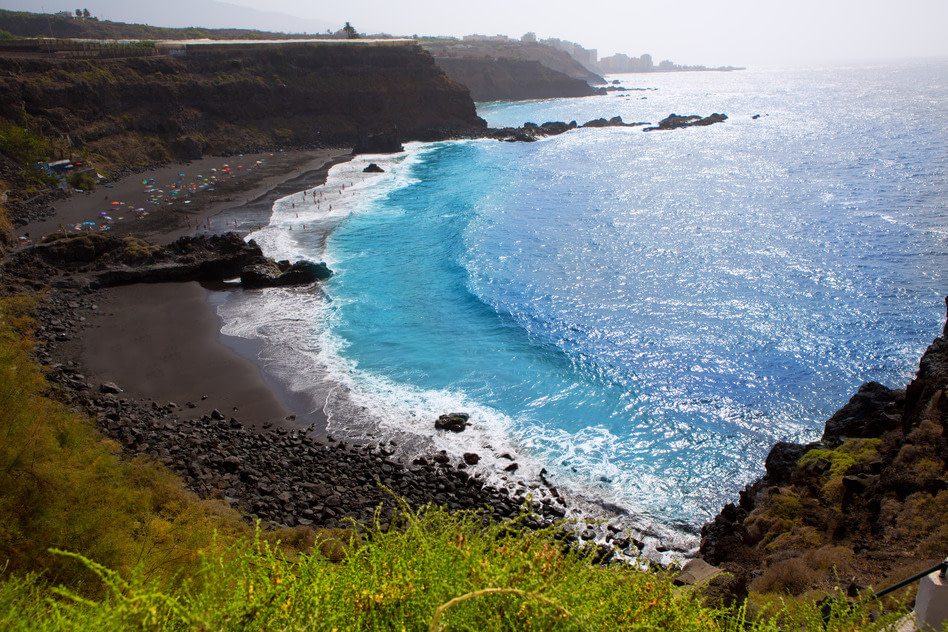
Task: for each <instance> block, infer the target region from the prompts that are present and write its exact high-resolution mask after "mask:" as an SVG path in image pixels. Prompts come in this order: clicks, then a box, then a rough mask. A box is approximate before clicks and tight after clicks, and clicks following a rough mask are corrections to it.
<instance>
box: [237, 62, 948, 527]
mask: <svg viewBox="0 0 948 632" xmlns="http://www.w3.org/2000/svg"><path fill="white" fill-rule="evenodd" d="M619 78H620V79H621V80H622V82H623V85H626V86H628V87H649V88H655V90H649V91H641V92H640V91H633V92H629V93H625V94H629V95H630V96H616V95H615V94H611V95H609V96H604V97H592V98H587V99H557V100H549V101H533V102H524V103H491V104H481V106H480V108H479V112H480V114H481V116H483V117H484V118H485V119H487V120H488V122H489V123H490V124H491V125H492V126H500V125H512V124H516V125H519V124H522V123H523V122H525V121H532V122H536V123H542V122H544V121H547V120H565V121H569V120H573V119H575V120H578V121H579V122H580V123H582V122H583V121H585V120H589V119H593V118H597V117H600V116H605V117H607V118H608V117H611V116H614V115H617V114H618V115H621V116H623V118H624V119H625V120H627V121H651V122H657V121H658V120H659V119H661V118H663V117H664V116H666V115H667V114H669V113H671V112H676V113H678V114H701V115H707V114H710V113H711V112H725V113H727V114H728V115H729V117H730V118H729V120H728V121H727V122H725V123H722V124H718V125H713V126H710V127H707V128H700V129H685V130H677V131H671V132H659V133H643V132H642V131H640V130H639V129H637V128H609V129H588V130H586V129H584V130H577V131H573V132H569V133H567V134H564V135H562V136H558V137H554V138H550V139H547V140H543V141H540V142H537V143H531V144H524V143H510V144H508V143H499V142H495V141H461V142H446V143H436V144H412V145H410V146H409V147H408V152H407V153H406V154H402V155H398V156H394V157H391V156H389V157H381V156H374V157H364V158H363V157H360V158H359V159H357V160H355V161H353V162H352V163H348V164H347V165H340V166H338V167H336V168H335V169H334V171H333V172H332V175H331V177H330V181H329V183H328V184H327V185H326V187H324V188H323V190H321V192H319V195H322V196H324V199H323V201H322V202H320V204H319V206H317V205H316V204H314V203H313V202H312V200H313V198H312V195H311V194H308V195H310V197H309V198H306V197H302V198H301V197H300V196H293V197H291V198H287V199H285V200H283V201H281V202H278V203H277V205H276V207H275V212H274V218H273V222H272V224H271V226H270V227H268V228H267V229H265V230H264V231H261V232H260V233H258V234H256V235H253V236H254V237H255V238H256V239H258V241H260V242H261V243H262V244H263V245H264V247H265V249H266V250H267V251H268V254H272V255H273V256H277V257H290V258H294V257H308V258H315V259H325V260H327V261H328V262H329V263H330V265H331V267H332V268H333V269H334V270H335V271H336V275H335V276H334V277H333V278H332V280H331V281H329V282H328V283H326V284H325V286H324V288H323V289H322V290H310V291H298V290H297V291H291V290H275V291H270V292H267V293H260V294H256V295H253V296H251V297H246V298H244V299H241V300H234V301H231V304H230V305H228V306H225V307H224V308H222V315H223V316H224V320H225V331H228V332H229V333H234V334H237V335H244V336H256V337H262V338H265V339H266V340H268V341H269V342H270V347H269V348H270V351H269V352H268V354H267V355H266V357H265V358H264V360H265V362H266V364H267V365H268V367H269V370H271V371H273V372H274V373H276V374H279V375H282V376H283V378H284V379H285V380H286V381H287V382H288V383H290V384H291V386H292V388H294V389H296V390H301V391H305V390H307V389H310V390H312V392H313V393H316V394H318V396H315V397H314V405H315V406H320V407H324V408H325V410H326V411H327V412H328V413H329V415H330V430H331V431H333V432H336V433H341V434H350V435H365V434H369V435H372V434H375V435H378V434H379V433H383V434H386V435H388V436H393V437H397V438H398V439H397V440H398V441H399V442H400V444H402V445H405V446H410V448H405V449H406V450H409V449H410V450H412V451H415V450H420V449H423V448H425V447H426V446H428V447H429V448H430V449H445V450H446V451H448V452H449V453H451V454H454V455H460V454H461V453H463V452H466V451H476V452H478V453H479V454H481V455H482V456H484V457H485V458H484V460H483V461H482V471H484V472H485V474H487V475H497V473H498V471H499V469H500V468H501V467H502V466H504V465H506V464H507V463H508V462H509V461H508V460H505V459H503V458H499V457H498V455H500V454H501V453H504V452H507V453H508V454H510V455H511V456H513V457H514V458H516V459H517V461H518V463H520V465H521V469H520V470H519V471H518V474H520V475H522V477H524V478H525V479H529V478H530V477H535V476H536V475H537V473H538V471H539V470H540V469H541V468H545V469H546V470H547V472H548V474H549V476H550V477H551V478H553V480H554V481H555V482H556V483H557V484H558V485H560V486H562V487H563V488H564V489H570V490H572V491H573V493H574V494H575V495H577V497H585V498H599V499H604V500H607V501H608V502H610V503H614V504H616V505H618V506H620V507H623V508H624V509H627V510H629V511H630V512H632V513H633V514H635V515H637V516H642V517H644V518H646V519H648V520H651V521H654V522H658V523H660V524H664V525H669V526H673V527H675V528H677V529H683V530H685V531H693V530H694V528H696V527H697V526H699V525H700V524H701V523H703V522H705V521H706V520H707V519H708V518H709V517H711V516H713V514H714V513H716V512H717V510H718V509H719V508H720V506H721V505H722V504H723V503H725V502H728V501H730V500H733V499H734V497H735V496H736V492H737V490H739V489H740V488H742V487H743V485H744V484H745V483H747V482H749V481H750V480H752V479H753V478H755V477H756V476H758V475H759V474H760V473H761V471H762V469H763V468H762V465H763V459H764V457H765V456H766V453H767V451H768V450H769V448H770V447H771V445H772V444H773V443H774V442H776V441H780V440H797V441H805V440H812V439H816V438H818V437H819V435H820V434H821V432H822V424H823V422H824V421H825V420H826V419H827V418H828V417H829V416H830V415H831V414H832V413H833V412H834V411H835V410H836V409H837V408H839V406H841V405H842V404H843V403H845V402H846V401H847V400H848V398H849V397H850V396H851V394H852V393H853V392H854V391H855V389H856V388H857V387H858V386H859V384H861V383H863V382H865V381H869V380H875V381H879V382H882V383H885V384H888V385H891V386H898V385H902V384H904V383H905V382H906V381H907V380H908V379H910V378H911V376H912V375H913V373H914V370H915V368H916V367H917V363H918V358H919V356H920V354H921V352H922V351H923V350H924V348H925V347H926V346H927V345H928V344H929V343H930V342H931V340H932V339H933V338H934V337H935V336H937V335H938V334H939V333H940V328H941V324H942V321H943V317H944V295H945V294H946V293H948V283H946V275H948V248H946V245H948V204H946V203H948V180H946V171H948V128H946V126H945V124H944V121H945V120H946V115H948V99H946V97H948V63H945V62H941V63H936V62H929V63H921V64H908V65H893V66H875V67H859V68H845V69H842V68H829V69H811V70H808V71H805V72H804V71H799V70H788V69H769V70H757V71H746V72H740V73H727V74H721V73H675V74H663V75H625V76H619ZM641 97H645V98H641ZM754 114H760V115H762V116H761V117H760V118H759V119H756V120H755V119H752V118H751V117H752V115H754ZM368 161H375V162H378V163H379V164H380V165H382V166H383V168H384V169H385V170H386V173H385V174H382V175H379V176H370V175H368V174H362V173H361V168H362V167H364V165H365V164H366V163H367V162H368ZM343 185H345V187H346V188H345V190H344V191H343V189H342V187H343ZM330 200H334V201H332V202H331V201H330ZM329 203H332V204H333V209H332V211H329V210H328V204H329ZM303 209H306V210H305V211H304V210H303ZM290 228H293V230H292V231H290ZM327 232H328V237H327ZM454 410H463V411H467V412H470V413H471V415H472V418H471V420H472V422H473V428H472V429H471V430H469V431H468V432H465V433H464V434H463V435H454V436H452V437H445V436H439V435H437V434H436V433H435V432H434V430H433V426H432V424H433V420H434V418H436V417H437V416H438V415H439V414H441V413H444V412H451V411H454Z"/></svg>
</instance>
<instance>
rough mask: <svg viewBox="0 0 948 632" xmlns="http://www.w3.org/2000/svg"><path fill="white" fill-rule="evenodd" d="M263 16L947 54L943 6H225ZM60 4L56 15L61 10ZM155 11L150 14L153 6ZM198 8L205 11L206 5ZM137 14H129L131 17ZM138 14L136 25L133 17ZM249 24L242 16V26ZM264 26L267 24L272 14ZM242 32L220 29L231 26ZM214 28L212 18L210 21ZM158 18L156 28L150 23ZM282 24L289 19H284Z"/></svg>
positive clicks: (845, 58) (635, 46)
mask: <svg viewBox="0 0 948 632" xmlns="http://www.w3.org/2000/svg"><path fill="white" fill-rule="evenodd" d="M66 1H68V0H0V8H10V9H18V10H32V11H39V10H41V9H42V10H44V11H47V12H55V11H59V10H74V9H75V8H77V7H78V4H77V3H82V6H83V7H88V8H89V9H90V10H91V11H92V12H93V14H94V15H97V16H99V17H101V18H105V19H113V20H121V21H147V22H149V23H152V24H157V25H159V26H187V25H192V24H190V23H188V22H187V20H188V19H189V16H188V13H189V12H192V15H194V16H198V15H200V16H201V18H200V19H201V20H202V21H204V22H207V21H208V19H211V18H208V17H206V16H207V13H206V11H205V12H203V13H201V12H200V11H199V10H198V9H199V7H204V5H213V8H214V13H213V15H215V16H219V19H220V20H221V23H220V24H193V25H195V26H246V27H247V28H254V27H255V24H254V22H256V23H258V24H259V23H260V22H259V21H258V20H254V19H253V17H252V14H250V13H245V12H243V11H240V10H237V9H234V8H233V7H230V8H228V6H227V5H225V4H222V3H220V2H217V3H212V2H211V1H210V0H189V1H188V2H183V0H177V2H175V0H164V1H163V2H155V1H154V0H147V1H146V0H123V1H121V2H119V1H118V0H72V2H73V4H77V7H72V6H71V5H68V6H66V5H64V4H63V3H64V2H66ZM228 2H230V3H232V5H241V6H242V7H250V8H253V9H258V10H260V11H264V12H269V13H271V14H272V13H281V14H286V15H291V16H296V18H298V21H297V22H295V24H297V25H299V26H301V27H303V28H301V29H300V30H310V31H311V32H312V31H315V30H316V28H317V27H319V26H325V25H327V24H328V25H335V28H339V27H341V26H342V25H343V24H344V23H345V22H346V21H348V22H351V23H352V25H353V26H354V27H355V28H356V29H358V30H359V31H360V32H369V33H371V32H386V33H390V34H393V35H414V34H418V35H452V36H462V35H467V34H471V33H480V34H486V35H497V34H503V35H508V36H510V37H515V38H519V37H520V36H521V35H522V34H523V33H525V32H527V31H533V32H535V33H536V34H537V36H538V37H540V38H541V39H542V38H547V37H558V38H561V39H566V40H570V41H574V42H577V43H579V44H582V45H583V46H585V47H586V48H596V49H598V51H599V55H600V56H605V55H611V54H613V53H617V52H620V53H626V54H629V55H633V56H638V55H641V54H642V53H649V54H651V55H652V57H653V58H654V59H655V61H656V62H658V61H660V60H662V59H670V60H672V61H674V62H676V63H680V64H703V65H709V66H717V65H734V66H754V65H772V64H796V63H805V64H812V63H820V62H840V61H842V62H849V61H873V60H887V59H896V58H903V57H933V56H946V57H948V35H946V31H948V0H898V1H897V2H896V1H895V0H793V1H787V0H753V1H752V0H726V1H724V2H720V1H719V2H709V1H708V0H701V1H700V2H699V0H674V1H673V2H667V3H663V2H655V1H653V2H650V3H644V2H636V1H635V0H584V1H582V2H579V1H577V0H572V1H567V0H542V1H540V0H512V1H511V0H503V1H502V0H481V1H480V2H448V1H446V0H346V1H345V2H339V0H332V1H329V0H228ZM60 4H63V6H59V5H60ZM156 7H159V8H165V9H166V10H165V11H164V12H163V13H159V14H158V15H157V16H156V15H155V8H156ZM204 8H205V9H206V7H204ZM136 11H138V13H136ZM136 14H137V15H142V16H146V15H147V16H148V19H144V18H142V19H141V20H135V19H134V15H136ZM248 16H250V17H248ZM271 17H273V16H271ZM238 18H239V20H242V21H245V22H248V23H247V24H241V25H237V24H233V23H225V22H228V20H230V22H232V21H233V20H235V19H238ZM213 19H218V18H213ZM162 21H164V22H165V24H159V22H162ZM287 23H288V24H289V25H292V24H294V21H293V20H287Z"/></svg>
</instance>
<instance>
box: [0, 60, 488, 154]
mask: <svg viewBox="0 0 948 632" xmlns="http://www.w3.org/2000/svg"><path fill="white" fill-rule="evenodd" d="M0 118H2V119H3V120H0V124H2V126H3V127H4V128H6V129H12V130H14V131H17V133H18V134H20V135H21V136H22V135H25V136H27V137H29V138H32V139H37V140H36V142H41V143H47V144H49V145H51V146H52V147H53V148H54V150H55V152H56V153H58V154H61V155H68V154H70V153H73V152H76V153H79V152H82V153H85V154H87V155H88V156H89V157H91V158H92V159H93V162H94V163H95V164H96V165H97V166H99V167H100V169H102V168H106V169H122V168H126V167H129V166H137V165H143V164H150V163H157V162H166V161H169V160H175V159H177V160H182V159H184V160H186V159H191V158H196V157H198V156H200V155H202V154H223V153H232V152H242V151H249V150H251V149H258V148H268V147H274V146H281V147H291V146H337V147H338V146H351V145H354V144H355V143H357V142H358V141H359V140H360V139H362V138H364V137H365V136H367V135H369V134H373V133H378V132H383V131H390V130H393V129H397V130H398V133H399V135H400V137H401V139H402V140H415V139H417V140H429V139H438V138H445V137H450V136H454V135H459V134H470V133H473V132H476V131H478V130H482V129H484V128H485V126H486V125H485V123H484V121H483V120H481V119H480V118H478V117H477V114H476V111H475V108H474V104H473V102H472V101H471V98H470V95H469V93H468V91H467V90H466V89H465V88H464V87H463V86H461V85H459V84H458V83H456V82H454V81H452V80H451V79H449V78H448V77H447V76H446V75H445V74H444V73H443V72H442V71H441V70H440V69H439V68H438V66H437V65H436V64H435V63H434V60H433V58H432V57H431V55H429V54H428V53H426V52H425V51H423V50H422V49H421V48H420V47H418V46H414V45H371V44H353V43H338V44H332V43H329V44H327V43H321V44H315V43H304V44H274V45H253V44H250V43H247V44H233V45H220V44H217V45H208V46H189V47H187V48H186V49H185V50H183V51H177V52H176V53H175V55H166V56H153V57H137V58H126V59H94V60H93V59H90V60H59V59H50V58H45V59H44V58H25V57H13V56H7V57H0ZM13 149H15V148H11V147H7V146H0V153H5V154H7V157H8V158H10V157H11V156H10V154H11V153H12V150H13ZM14 158H16V159H17V160H16V161H17V162H20V163H21V164H22V162H23V160H22V156H15V157H14Z"/></svg>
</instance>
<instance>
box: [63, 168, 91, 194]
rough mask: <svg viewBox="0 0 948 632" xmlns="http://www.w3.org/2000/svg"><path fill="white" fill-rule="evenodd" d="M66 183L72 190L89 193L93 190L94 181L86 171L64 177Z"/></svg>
mask: <svg viewBox="0 0 948 632" xmlns="http://www.w3.org/2000/svg"><path fill="white" fill-rule="evenodd" d="M66 183H67V184H68V185H69V186H71V187H72V188H74V189H79V190H80V191H91V190H93V189H95V185H96V179H95V176H93V175H92V174H91V173H90V172H88V171H81V172H76V173H70V174H69V175H68V176H66Z"/></svg>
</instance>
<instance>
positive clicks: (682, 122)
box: [642, 112, 727, 132]
mask: <svg viewBox="0 0 948 632" xmlns="http://www.w3.org/2000/svg"><path fill="white" fill-rule="evenodd" d="M726 120H727V114H718V113H717V112H715V113H714V114H711V115H710V116H705V117H700V116H697V115H695V114H691V115H689V116H679V115H677V114H674V113H672V114H669V115H668V116H666V117H665V118H663V119H662V120H661V121H659V123H658V125H657V126H655V127H646V128H645V129H644V130H642V131H643V132H655V131H659V130H669V129H680V128H682V127H705V126H707V125H713V124H715V123H721V122H724V121H726Z"/></svg>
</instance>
